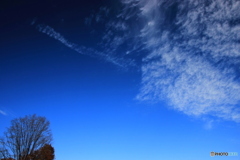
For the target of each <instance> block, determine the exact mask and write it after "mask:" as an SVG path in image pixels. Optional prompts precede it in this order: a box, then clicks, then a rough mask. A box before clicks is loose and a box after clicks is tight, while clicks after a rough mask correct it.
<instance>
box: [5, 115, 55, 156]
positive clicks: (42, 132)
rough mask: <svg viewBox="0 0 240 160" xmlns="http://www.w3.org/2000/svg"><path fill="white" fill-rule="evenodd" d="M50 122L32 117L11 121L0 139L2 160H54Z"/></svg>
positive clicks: (43, 118)
mask: <svg viewBox="0 0 240 160" xmlns="http://www.w3.org/2000/svg"><path fill="white" fill-rule="evenodd" d="M49 125H50V122H49V121H48V120H47V119H46V118H45V117H41V116H36V115H35V114H34V115H30V116H25V117H23V118H17V119H14V120H12V121H11V126H10V127H9V128H7V131H6V132H4V136H3V137H2V138H0V160H53V159H54V148H53V147H52V146H51V142H52V134H51V130H50V128H49Z"/></svg>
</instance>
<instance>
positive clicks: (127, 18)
mask: <svg viewBox="0 0 240 160" xmlns="http://www.w3.org/2000/svg"><path fill="white" fill-rule="evenodd" d="M121 2H122V4H123V6H122V7H123V8H122V11H121V12H120V13H119V14H117V15H116V17H114V18H113V19H111V18H109V17H108V22H107V23H105V22H106V21H104V20H103V18H104V17H106V15H110V10H109V9H107V8H102V9H100V12H98V14H96V15H95V16H94V15H91V17H90V19H88V20H87V22H86V23H87V24H88V25H91V23H92V21H93V20H95V21H94V22H95V23H101V24H102V23H103V22H104V23H105V24H104V25H105V31H104V33H103V36H102V41H101V42H100V43H99V45H100V46H101V47H102V48H101V49H102V50H101V51H96V50H95V49H91V48H85V47H83V46H79V45H76V44H74V43H71V42H69V41H68V40H66V39H65V38H64V37H63V36H62V35H61V34H59V33H57V32H56V31H54V30H53V29H52V28H51V27H49V26H38V29H39V31H40V32H42V33H45V34H47V35H48V36H50V37H52V38H54V39H56V40H58V41H60V42H61V43H63V44H64V45H66V46H67V47H69V48H71V49H73V50H75V51H77V52H78V53H81V54H85V55H88V56H96V57H101V58H102V59H105V60H107V61H109V62H111V63H114V64H116V65H120V66H122V67H126V66H129V64H130V63H129V62H128V63H126V62H127V61H130V62H131V59H130V58H128V57H130V56H132V57H133V56H136V57H137V56H138V57H137V58H139V54H140V51H144V54H141V56H142V58H143V61H142V63H141V66H140V65H139V67H141V72H142V85H141V88H140V93H139V94H138V95H137V99H138V100H140V101H143V100H146V101H155V102H158V101H166V102H168V104H169V106H170V107H171V108H173V109H175V110H179V111H181V112H183V113H185V114H187V115H191V116H198V117H200V116H208V115H210V116H215V117H220V118H223V119H226V120H232V121H235V122H240V108H239V107H240V80H239V74H240V71H239V65H240V12H239V8H240V1H239V0H232V1H225V0H213V1H207V0H181V1H180V0H171V1H169V0H122V1H121ZM101 10H102V11H101ZM106 13H107V14H106ZM104 14H105V15H104ZM211 123H212V122H211ZM211 123H209V125H208V126H211Z"/></svg>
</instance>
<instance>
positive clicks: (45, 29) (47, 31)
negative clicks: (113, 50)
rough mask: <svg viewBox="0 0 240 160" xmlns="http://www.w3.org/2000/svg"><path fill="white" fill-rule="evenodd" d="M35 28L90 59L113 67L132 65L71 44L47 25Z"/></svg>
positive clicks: (112, 56) (127, 61) (111, 55)
mask: <svg viewBox="0 0 240 160" xmlns="http://www.w3.org/2000/svg"><path fill="white" fill-rule="evenodd" d="M104 10H105V9H104ZM36 28H37V29H38V31H39V32H42V33H44V34H46V35H48V36H49V37H51V38H54V39H55V40H57V41H59V42H61V43H62V44H64V45H65V46H66V47H68V48H70V49H72V50H74V51H76V52H78V53H80V54H83V55H87V56H91V57H97V58H100V59H103V60H105V61H108V62H111V63H113V64H114V65H117V66H119V67H122V68H126V67H127V66H128V65H134V62H133V61H131V60H124V59H122V58H121V57H115V56H114V55H113V54H109V52H107V53H105V52H101V51H97V50H95V49H93V48H86V47H84V46H80V45H77V44H75V43H72V42H70V41H68V40H67V39H66V38H64V37H63V36H62V35H61V34H60V33H58V32H56V31H55V30H54V29H53V28H52V27H50V26H48V25H43V24H39V25H37V27H36ZM120 41H121V38H118V39H117V38H116V40H115V41H113V42H111V43H112V44H113V45H117V44H114V43H121V42H120Z"/></svg>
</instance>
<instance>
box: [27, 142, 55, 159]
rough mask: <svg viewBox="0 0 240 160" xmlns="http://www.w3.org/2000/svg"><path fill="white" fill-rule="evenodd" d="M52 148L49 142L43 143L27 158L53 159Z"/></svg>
mask: <svg viewBox="0 0 240 160" xmlns="http://www.w3.org/2000/svg"><path fill="white" fill-rule="evenodd" d="M54 157H55V156H54V148H53V147H52V146H51V145H50V144H45V145H44V146H43V147H42V148H40V149H38V150H36V151H35V152H34V153H33V154H32V155H30V156H29V157H28V160H32V159H34V160H53V159H54Z"/></svg>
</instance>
